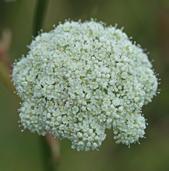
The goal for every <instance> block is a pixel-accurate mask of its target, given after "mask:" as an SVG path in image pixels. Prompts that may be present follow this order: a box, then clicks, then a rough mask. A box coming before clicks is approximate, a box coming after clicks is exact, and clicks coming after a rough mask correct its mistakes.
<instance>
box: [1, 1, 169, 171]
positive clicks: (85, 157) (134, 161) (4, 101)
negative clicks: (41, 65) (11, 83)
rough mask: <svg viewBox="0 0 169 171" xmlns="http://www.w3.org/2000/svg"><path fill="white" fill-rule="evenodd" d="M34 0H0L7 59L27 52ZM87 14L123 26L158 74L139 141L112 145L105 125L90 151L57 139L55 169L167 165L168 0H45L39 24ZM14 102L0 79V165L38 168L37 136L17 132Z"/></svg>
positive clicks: (160, 168)
mask: <svg viewBox="0 0 169 171" xmlns="http://www.w3.org/2000/svg"><path fill="white" fill-rule="evenodd" d="M35 6H36V0H6V1H5V0H0V35H1V36H0V37H1V38H0V59H3V57H2V56H3V55H4V54H3V53H1V51H2V49H3V48H4V46H3V44H4V42H5V41H6V47H7V48H6V52H5V55H7V56H9V57H10V60H11V61H12V62H13V61H14V60H15V59H18V58H20V57H21V56H22V54H24V53H26V52H27V50H28V49H27V45H28V44H29V43H30V41H31V39H32V28H33V19H34V14H35ZM91 17H92V18H96V19H98V20H101V21H103V22H106V23H107V24H112V25H114V24H116V23H117V24H118V26H119V27H123V26H124V28H125V29H124V30H125V32H126V33H127V34H128V35H129V36H131V37H133V39H134V40H135V41H136V42H138V43H139V44H141V46H142V47H143V48H146V51H148V52H149V57H150V60H151V61H152V62H153V65H154V68H155V71H156V73H159V75H160V76H159V77H160V79H161V81H160V82H161V84H160V87H159V89H160V94H159V95H158V96H157V97H155V98H154V99H153V102H152V103H150V104H148V105H147V106H146V107H145V108H144V113H145V116H146V118H147V119H148V123H149V125H148V128H147V130H146V139H144V140H141V144H136V145H132V146H131V147H130V148H127V147H126V146H124V145H116V144H115V143H114V140H113V138H112V136H111V132H109V131H108V136H107V139H106V141H105V142H104V143H103V145H102V146H101V148H100V151H96V152H76V151H73V150H72V149H71V148H70V144H69V142H68V141H62V142H61V160H60V165H59V171H124V170H125V171H169V0H49V4H48V7H47V13H46V15H45V20H44V23H43V29H44V30H45V31H48V30H50V29H52V25H53V24H56V25H57V24H58V22H60V21H61V22H63V21H64V20H65V19H68V18H69V19H74V20H77V19H82V20H86V19H90V18H91ZM7 62H8V61H7ZM0 67H1V66H0ZM18 106H19V101H18V100H17V98H16V97H15V96H14V95H13V94H12V93H11V92H9V91H8V89H7V87H6V86H4V85H3V84H2V83H1V82H0V171H43V159H42V150H41V146H40V140H39V136H37V135H33V134H31V133H30V132H28V131H26V132H25V133H21V131H20V128H19V126H18V114H17V108H18Z"/></svg>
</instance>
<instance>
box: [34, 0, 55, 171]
mask: <svg viewBox="0 0 169 171" xmlns="http://www.w3.org/2000/svg"><path fill="white" fill-rule="evenodd" d="M48 1H49V0H37V4H36V9H35V16H34V25H33V35H34V36H37V34H38V32H39V31H40V30H41V29H42V25H43V21H44V17H45V13H46V9H47V4H48ZM40 143H41V147H42V152H43V164H44V166H43V168H44V171H56V170H57V161H55V158H54V157H53V156H54V154H53V151H52V147H51V144H50V143H49V141H48V140H47V136H45V137H40Z"/></svg>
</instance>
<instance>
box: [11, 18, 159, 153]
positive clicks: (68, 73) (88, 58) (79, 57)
mask: <svg viewBox="0 0 169 171" xmlns="http://www.w3.org/2000/svg"><path fill="white" fill-rule="evenodd" d="M12 76H13V82H14V85H15V86H16V90H17V93H18V95H19V96H20V97H21V99H22V103H21V107H20V110H19V112H20V120H21V124H22V125H23V127H24V129H29V130H30V131H32V132H37V133H38V134H40V135H45V134H48V133H49V134H52V135H53V136H54V137H57V138H60V139H62V138H67V139H69V140H70V141H71V142H72V148H75V149H77V150H86V151H87V150H95V149H98V147H99V146H100V145H101V144H102V142H103V140H104V139H105V137H106V134H105V130H106V129H112V130H113V134H114V139H115V140H116V142H117V143H123V144H126V145H130V144H131V143H135V142H138V140H139V138H143V137H144V133H145V131H144V130H145V128H146V123H145V119H144V117H143V115H142V113H141V109H142V107H143V105H144V104H147V103H148V102H150V101H151V99H152V97H153V96H154V95H155V94H156V91H157V78H156V76H155V74H154V72H153V69H152V65H151V63H150V62H149V60H148V57H147V55H146V54H145V53H144V51H143V50H142V49H141V48H140V47H138V46H137V45H136V44H133V43H132V42H131V40H130V39H129V38H128V36H127V35H126V34H125V33H124V32H122V31H121V30H120V29H117V28H116V27H113V26H108V27H107V26H105V25H104V24H102V23H99V22H96V21H93V20H92V21H88V22H83V23H82V22H73V21H66V22H65V23H63V24H59V25H58V26H57V27H56V28H54V30H52V31H50V32H49V33H41V34H40V35H38V36H37V37H36V38H35V40H33V42H32V43H31V45H30V46H29V52H28V54H27V55H26V56H25V57H23V58H22V59H21V60H20V61H18V62H16V63H15V64H14V69H13V75H12Z"/></svg>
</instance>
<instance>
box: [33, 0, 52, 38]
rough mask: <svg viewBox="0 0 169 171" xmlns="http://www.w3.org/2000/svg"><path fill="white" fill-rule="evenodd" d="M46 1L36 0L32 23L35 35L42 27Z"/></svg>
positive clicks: (47, 0)
mask: <svg viewBox="0 0 169 171" xmlns="http://www.w3.org/2000/svg"><path fill="white" fill-rule="evenodd" d="M48 2H49V0H37V4H36V9H35V15H34V24H33V35H34V36H36V35H37V34H38V32H39V31H40V30H41V29H42V25H43V21H44V17H45V13H46V9H47V5H48Z"/></svg>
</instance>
